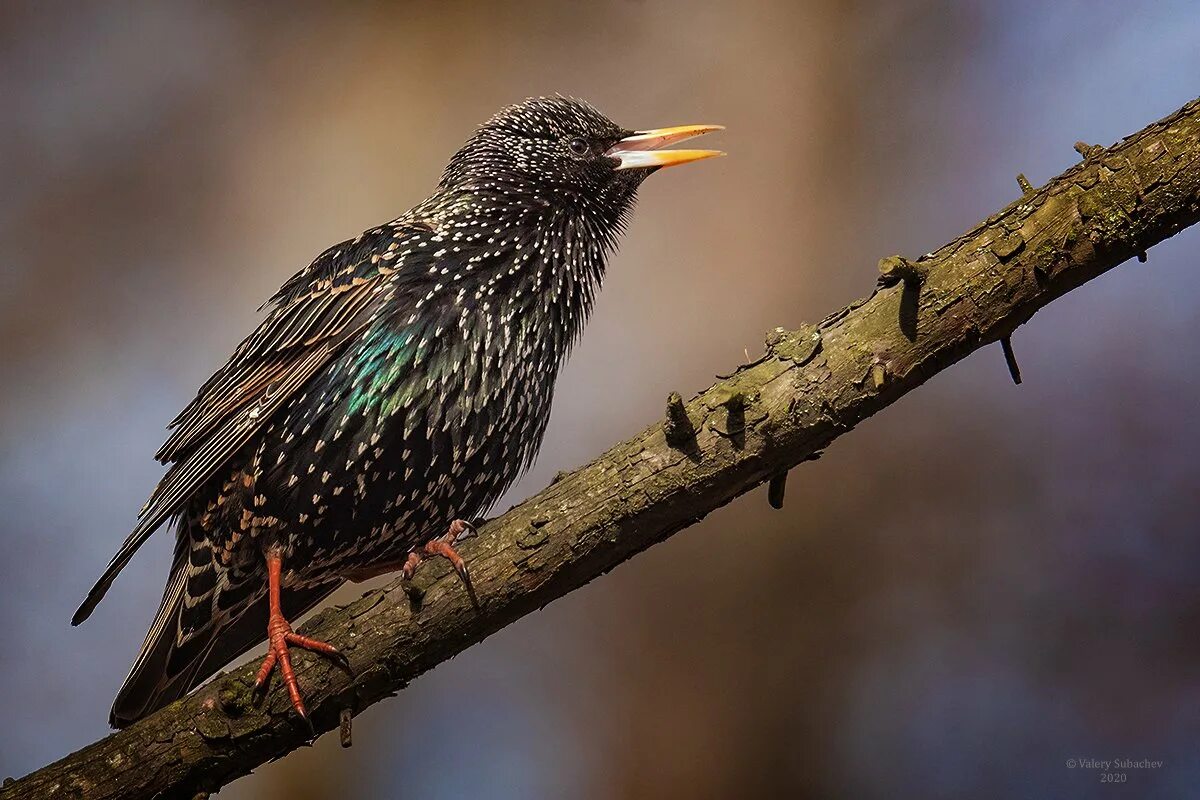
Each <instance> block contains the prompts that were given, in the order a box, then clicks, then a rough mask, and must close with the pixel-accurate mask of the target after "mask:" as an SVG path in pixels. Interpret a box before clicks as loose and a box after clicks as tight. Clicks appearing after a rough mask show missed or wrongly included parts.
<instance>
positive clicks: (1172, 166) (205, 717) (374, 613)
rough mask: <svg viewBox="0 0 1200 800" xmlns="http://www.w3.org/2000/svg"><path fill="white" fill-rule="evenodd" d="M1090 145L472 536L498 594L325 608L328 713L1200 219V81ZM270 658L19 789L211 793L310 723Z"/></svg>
mask: <svg viewBox="0 0 1200 800" xmlns="http://www.w3.org/2000/svg"><path fill="white" fill-rule="evenodd" d="M1076 149H1078V150H1079V151H1080V153H1081V154H1082V155H1083V161H1082V162H1081V163H1079V164H1077V165H1076V166H1074V167H1072V168H1071V169H1069V170H1067V171H1066V172H1064V173H1063V174H1062V175H1060V176H1058V177H1057V178H1055V179H1054V180H1052V181H1050V182H1049V183H1048V184H1046V185H1045V186H1043V187H1042V188H1040V189H1033V188H1032V187H1030V186H1029V184H1028V181H1022V182H1020V190H1022V191H1023V195H1022V196H1021V197H1020V199H1018V200H1017V201H1015V202H1014V203H1012V204H1011V205H1009V206H1008V207H1007V208H1005V209H1003V210H1002V211H1000V212H999V213H997V214H994V215H993V216H991V217H989V218H988V219H987V220H985V221H984V222H982V223H981V224H979V225H977V226H976V227H975V228H973V229H972V230H970V231H968V232H966V233H964V234H963V235H962V236H959V237H958V238H957V239H955V240H954V241H952V242H950V243H949V244H946V245H944V246H943V247H941V248H939V249H938V250H937V251H935V252H933V253H930V254H927V255H925V256H922V257H921V258H920V259H917V260H915V261H911V260H908V259H903V258H900V257H898V256H893V257H891V258H887V259H884V260H883V261H881V262H880V272H881V273H882V274H881V277H880V279H879V287H878V288H877V289H876V290H875V291H874V292H873V293H872V294H871V295H870V296H869V297H867V298H864V299H862V300H859V301H857V302H855V303H852V304H851V305H849V306H847V307H846V308H844V309H842V310H841V311H838V312H837V313H835V314H832V315H830V316H829V317H827V318H826V319H824V320H823V321H822V322H820V323H819V324H817V325H809V326H804V327H801V328H800V329H798V330H784V329H782V328H778V329H776V330H774V331H772V332H771V333H769V334H768V338H767V347H766V353H765V354H764V355H763V356H762V357H761V358H759V359H758V360H756V361H754V362H752V363H749V364H744V365H742V366H740V367H738V368H737V369H735V370H734V371H733V373H732V374H731V375H729V376H728V377H724V378H722V379H720V380H718V381H717V382H716V383H715V384H713V385H712V386H711V387H709V388H708V389H706V390H704V391H703V392H701V393H700V394H699V395H697V396H696V397H694V398H693V399H692V400H691V401H689V402H687V403H686V404H682V406H681V405H680V400H679V398H677V397H672V398H671V403H670V407H669V408H668V409H667V412H666V414H665V417H666V418H667V420H668V421H669V422H668V423H667V425H666V428H667V430H668V431H669V438H670V442H668V435H667V434H666V433H664V424H662V423H660V424H656V425H653V426H651V427H650V428H647V429H646V430H645V431H643V432H642V433H641V434H639V435H637V436H635V437H634V438H633V439H630V440H629V441H626V442H622V443H621V444H618V445H617V446H615V447H613V448H612V449H611V450H609V451H608V452H607V453H605V454H604V455H602V456H600V457H599V458H598V459H596V460H595V461H594V462H592V463H591V464H589V465H587V466H585V467H583V468H582V469H580V470H577V471H576V472H573V473H571V474H568V475H566V476H564V477H562V478H561V479H560V480H558V481H556V482H555V483H554V484H553V485H551V486H550V487H549V488H547V489H546V490H544V491H543V492H541V493H540V494H538V495H536V496H535V497H532V498H530V499H529V500H527V501H526V502H525V503H522V504H521V505H520V506H518V507H516V508H514V509H512V510H511V511H509V512H508V513H506V514H504V515H503V516H501V517H499V518H498V519H495V520H493V521H491V522H489V523H488V524H487V525H486V526H484V527H483V528H482V529H481V530H480V536H479V538H478V539H476V540H474V541H472V542H470V543H469V544H468V545H467V546H466V547H465V548H464V554H465V556H466V557H467V560H468V561H469V563H470V564H471V570H472V574H473V576H474V581H475V586H476V589H477V590H478V595H479V599H480V601H481V603H482V610H481V612H479V613H477V612H476V611H475V610H474V609H473V608H472V607H471V605H470V603H469V602H468V599H467V596H466V594H465V593H464V592H463V590H462V588H461V586H460V585H459V584H458V583H457V582H456V580H455V577H454V576H453V575H452V574H447V570H445V569H437V568H435V569H430V570H428V571H423V574H419V575H418V578H417V586H416V587H415V591H416V592H418V593H423V599H422V600H421V601H420V603H419V607H418V604H416V603H415V602H414V601H413V600H412V598H411V597H410V594H409V593H406V591H405V589H404V587H402V586H400V584H399V582H397V583H393V584H392V585H391V586H389V587H387V588H386V589H383V590H379V591H372V592H368V593H367V594H365V595H364V596H363V598H362V599H361V600H359V601H357V602H355V603H352V604H350V605H348V606H345V607H340V608H332V609H328V610H326V611H325V612H323V613H321V614H319V615H317V616H316V617H315V618H314V619H313V620H312V621H311V622H310V623H309V624H308V625H307V626H305V631H306V632H307V633H308V634H309V635H313V636H317V637H318V638H321V639H325V640H327V641H331V642H333V643H335V644H337V645H338V646H340V647H341V648H342V649H343V650H344V652H345V653H346V654H347V655H348V656H349V658H350V661H351V663H352V665H353V668H354V670H355V676H354V677H350V676H348V675H347V673H345V672H343V671H342V670H341V669H339V668H337V667H336V666H333V665H331V664H329V663H327V662H326V661H325V660H323V659H318V658H314V657H310V656H307V655H304V654H301V655H299V656H298V673H299V676H300V680H301V681H302V684H303V686H304V688H305V692H306V695H307V698H308V704H309V709H310V711H311V717H312V722H313V725H314V726H315V728H316V730H317V731H321V732H324V731H327V730H331V729H333V728H336V727H338V726H339V716H340V714H341V712H342V711H343V709H349V711H350V712H351V713H357V712H358V711H361V710H362V709H363V708H366V707H367V706H368V705H370V704H372V703H374V702H377V701H378V700H380V699H382V698H384V697H387V696H389V695H392V694H394V693H396V692H397V691H399V690H400V689H402V688H403V687H404V686H405V685H406V684H407V683H408V682H409V681H411V680H412V679H413V678H415V677H416V676H417V675H419V674H421V673H422V672H424V671H425V670H428V669H430V668H432V667H434V666H435V665H437V664H438V663H440V662H442V661H444V660H446V659H448V658H450V657H452V656H454V655H455V654H456V653H459V652H461V651H462V650H463V649H465V648H467V647H469V646H470V645H472V644H474V643H476V642H478V641H480V640H482V639H483V638H484V637H486V636H487V635H488V634H490V633H492V632H494V631H497V630H499V629H500V628H502V627H504V626H505V625H508V624H509V623H510V622H512V621H514V620H516V619H518V618H519V617H521V616H523V615H525V614H528V613H529V612H531V611H533V610H534V609H537V608H539V607H541V606H544V605H545V604H547V603H549V602H550V601H551V600H554V599H555V598H557V597H560V596H562V595H564V594H566V593H567V592H569V591H571V590H573V589H575V588H578V587H579V586H582V585H583V584H585V583H587V582H588V581H590V580H592V579H593V578H595V577H597V576H599V575H601V574H603V573H604V572H607V571H608V570H610V569H612V568H613V567H614V566H616V565H617V564H619V563H621V562H622V561H624V560H625V559H627V558H629V557H630V556H632V555H633V554H635V553H637V552H639V551H641V550H644V549H646V548H647V547H649V546H650V545H652V544H655V543H656V542H660V541H662V540H663V539H665V538H667V537H668V536H670V535H671V534H672V533H675V532H676V531H678V530H680V529H682V528H685V527H687V526H688V525H691V524H692V523H694V522H696V521H697V520H699V519H700V518H702V517H703V516H704V515H705V514H707V513H708V512H710V511H712V510H713V509H715V508H718V507H719V506H722V505H724V504H725V503H728V502H729V501H730V500H732V499H733V498H735V497H737V496H738V495H740V494H742V493H744V492H746V491H748V490H749V489H751V488H753V487H755V486H757V485H759V484H760V483H763V482H766V481H771V483H772V490H771V496H772V502H775V501H777V500H781V495H782V491H783V480H782V478H783V476H784V475H785V474H786V471H787V470H788V469H790V468H792V467H795V466H796V465H798V464H800V463H801V462H803V461H806V460H809V459H811V458H813V457H814V456H815V455H816V454H818V453H819V452H820V450H821V449H822V448H824V447H826V446H828V445H829V443H830V442H832V441H833V440H834V439H836V438H837V437H838V436H839V435H840V434H842V433H844V432H846V431H848V430H850V429H851V428H853V427H854V426H855V425H856V424H857V423H858V422H860V421H861V420H863V419H865V418H867V417H868V416H870V415H871V414H874V413H875V412H876V411H879V410H880V409H882V408H884V407H886V406H888V405H889V404H891V403H892V402H894V401H895V400H897V399H898V398H899V397H901V396H902V395H904V394H905V393H907V392H909V391H911V390H913V389H915V388H916V387H917V386H919V385H921V384H922V383H923V382H924V381H925V380H927V379H928V378H929V377H930V376H932V375H934V374H935V373H937V372H938V371H940V370H942V369H945V368H946V367H948V366H950V365H951V364H954V363H955V362H957V361H959V360H960V359H962V358H964V357H966V356H967V355H968V354H970V353H972V352H974V351H975V350H978V349H979V348H981V347H983V346H985V345H987V344H990V343H994V342H997V341H1001V340H1003V339H1006V338H1007V337H1008V336H1009V335H1010V334H1011V333H1012V331H1013V330H1014V329H1015V328H1016V327H1017V326H1018V325H1021V324H1022V323H1024V322H1025V321H1026V320H1028V319H1029V318H1030V317H1031V316H1033V314H1034V313H1035V312H1036V311H1037V310H1038V309H1040V308H1042V307H1043V306H1045V305H1046V304H1047V303H1049V302H1051V301H1052V300H1054V299H1055V298H1057V297H1060V296H1061V295H1063V294H1065V293H1066V292H1068V291H1070V290H1072V289H1074V288H1075V287H1077V286H1079V285H1081V284H1083V283H1084V282H1086V281H1088V280H1091V279H1092V278H1095V277H1097V276H1099V275H1101V274H1102V273H1104V272H1105V271H1107V270H1109V269H1111V268H1112V267H1114V266H1116V265H1118V264H1120V263H1122V262H1124V261H1126V260H1128V259H1130V258H1133V257H1134V256H1139V257H1140V258H1143V259H1144V254H1145V251H1146V250H1147V249H1148V248H1150V247H1151V246H1152V245H1154V244H1156V243H1158V242H1160V241H1162V240H1163V239H1166V238H1167V237H1169V236H1171V235H1173V234H1175V233H1176V232H1178V231H1179V230H1181V229H1183V228H1184V227H1187V226H1189V225H1192V224H1193V223H1195V222H1196V221H1197V219H1198V218H1200V100H1197V101H1193V102H1192V103H1189V104H1188V105H1187V106H1185V107H1184V108H1183V109H1181V110H1180V111H1178V112H1176V113H1175V114H1172V115H1171V116H1169V117H1167V118H1166V119H1164V120H1161V121H1159V122H1156V123H1154V124H1153V125H1151V126H1149V127H1148V128H1146V129H1145V130H1143V131H1141V132H1140V133H1138V134H1135V135H1133V136H1130V137H1128V138H1126V139H1125V140H1123V141H1122V142H1120V143H1118V144H1117V145H1114V146H1113V147H1111V148H1102V147H1091V146H1087V145H1083V144H1082V143H1081V144H1078V145H1076ZM1014 188H1016V187H1014ZM996 358H997V360H998V361H999V358H1000V352H999V349H997V351H996ZM1010 366H1012V367H1014V368H1015V362H1013V363H1010ZM1016 377H1017V373H1015V372H1014V379H1016ZM411 591H413V588H410V592H411ZM253 670H254V665H253V664H250V665H245V666H242V667H240V668H238V669H235V670H234V671H233V672H232V673H231V674H228V675H224V676H218V677H217V678H216V679H214V680H213V681H212V682H210V683H209V684H208V685H207V686H205V687H203V688H201V689H200V690H199V691H197V692H195V693H194V694H192V695H191V696H189V697H186V698H184V699H183V700H180V701H179V702H176V703H174V704H173V705H171V706H169V707H167V708H165V709H163V710H162V711H160V712H158V713H156V714H154V715H152V716H150V717H149V718H147V719H145V720H143V721H141V722H139V723H137V724H136V725H134V726H132V727H130V728H128V729H126V730H123V731H121V732H119V733H115V734H112V735H110V736H108V737H107V738H105V739H103V740H101V741H99V742H96V743H95V744H92V745H90V746H89V747H86V748H84V749H82V750H80V751H79V752H77V753H74V754H72V755H70V756H67V757H66V758H64V759H62V760H61V761H59V762H57V763H55V764H51V765H50V766H48V767H45V768H43V769H40V770H38V771H37V772H34V773H32V774H31V775H29V776H27V777H25V778H23V779H21V780H19V781H15V782H9V783H7V784H6V785H5V787H4V788H3V789H0V799H2V800H9V798H18V797H21V798H26V797H69V798H89V799H93V800H100V799H101V798H106V799H108V798H150V797H157V796H162V797H193V796H195V795H196V794H197V793H198V792H200V793H202V792H204V791H212V790H215V789H218V788H219V787H221V786H223V785H224V784H226V783H228V782H230V781H232V780H234V779H235V778H237V777H238V776H241V775H244V774H246V773H248V772H250V771H251V770H252V769H254V768H255V767H257V766H259V765H260V764H263V763H265V762H267V761H268V760H270V759H273V758H278V757H280V756H282V755H284V754H286V753H288V752H289V751H291V750H292V749H294V748H296V747H298V746H300V745H302V744H304V743H305V742H307V741H309V739H310V738H311V735H312V734H311V733H310V731H309V730H308V728H307V727H306V726H305V725H304V724H303V723H302V722H301V721H300V720H299V719H298V718H297V717H296V716H295V715H294V714H293V713H292V712H291V710H290V707H289V704H288V701H287V697H286V694H285V693H284V692H283V691H281V690H280V689H279V687H278V685H276V686H275V687H274V688H273V690H272V692H271V693H270V696H269V697H268V699H267V701H266V702H265V703H264V704H262V705H255V704H254V703H253V702H252V700H251V683H252V681H253V675H254V672H253Z"/></svg>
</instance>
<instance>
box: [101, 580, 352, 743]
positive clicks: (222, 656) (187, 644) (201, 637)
mask: <svg viewBox="0 0 1200 800" xmlns="http://www.w3.org/2000/svg"><path fill="white" fill-rule="evenodd" d="M181 574H186V570H177V571H175V572H173V573H172V580H171V582H170V583H168V585H167V592H166V593H165V594H164V596H163V603H162V606H161V607H160V608H159V612H158V615H157V616H156V617H155V620H154V624H153V625H152V626H151V628H150V632H149V633H148V634H147V636H146V642H145V644H144V645H143V646H142V652H141V654H139V656H138V658H137V661H135V662H134V665H133V668H132V669H131V670H130V673H129V677H127V678H126V679H125V684H124V685H123V686H122V687H121V690H120V691H119V692H118V693H117V698H116V700H115V701H114V702H113V707H112V713H111V714H110V716H109V724H111V725H112V726H113V727H114V728H123V727H125V726H127V725H129V724H131V723H133V722H136V721H137V720H139V719H141V718H142V717H144V716H146V715H148V714H151V713H153V712H155V711H157V710H158V709H160V708H162V707H163V706H165V705H168V704H169V703H171V702H173V701H175V700H177V699H179V698H180V697H183V696H184V695H185V694H187V693H188V692H189V691H190V690H191V689H193V688H194V687H196V686H198V685H199V684H201V683H202V682H204V681H205V680H207V679H208V678H209V677H210V676H211V675H212V674H213V673H215V672H216V671H217V670H219V669H221V668H222V667H223V666H225V665H226V664H228V663H229V662H230V661H232V660H233V659H235V658H237V657H238V656H240V655H242V654H243V653H245V652H246V651H247V650H249V649H250V648H252V647H254V645H256V644H258V643H259V642H261V641H263V640H264V639H266V631H267V610H268V609H267V597H266V585H265V580H264V582H263V586H262V587H261V588H260V589H256V590H255V591H254V592H253V593H252V594H250V595H249V597H248V599H247V600H246V601H244V602H242V603H240V604H238V605H237V606H236V607H235V608H233V609H231V610H228V611H224V612H222V614H221V616H220V617H219V618H213V617H212V612H213V610H214V604H215V603H214V601H213V597H214V595H210V596H209V597H208V598H206V599H204V600H202V601H201V602H200V603H198V604H195V605H189V604H188V603H187V602H185V600H184V598H185V597H186V591H185V590H186V586H187V581H185V580H181V579H179V578H180V575H181ZM251 580H253V579H251ZM341 583H342V581H341V580H336V581H332V582H329V583H325V584H320V585H318V586H314V587H310V588H306V589H299V590H284V592H283V596H282V598H281V599H282V604H283V611H284V615H285V616H286V617H288V618H289V619H295V618H296V617H299V616H300V615H301V614H303V613H304V612H305V611H308V610H309V609H310V608H312V607H313V606H315V605H316V604H317V603H319V602H320V601H321V600H323V599H324V598H325V597H327V596H328V595H329V594H330V593H332V592H333V590H334V589H336V588H337V587H338V586H340V585H341ZM205 613H207V614H208V615H209V617H208V619H206V620H200V619H198V617H199V616H200V615H203V614H205ZM183 615H186V617H187V623H188V624H187V628H188V629H189V631H191V632H190V633H189V635H188V636H187V637H186V638H184V637H181V636H180V635H179V632H180V630H182V629H183V626H182V625H181V624H180V622H181V618H182V617H183Z"/></svg>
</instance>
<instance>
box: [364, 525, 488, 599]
mask: <svg viewBox="0 0 1200 800" xmlns="http://www.w3.org/2000/svg"><path fill="white" fill-rule="evenodd" d="M474 535H475V526H474V525H472V524H471V523H469V522H467V521H466V520H465V519H456V520H454V521H453V522H451V523H450V529H449V530H448V531H446V533H445V534H443V535H441V536H438V537H435V538H433V539H430V540H429V541H428V542H426V543H425V544H423V545H421V546H420V547H416V548H414V549H413V550H412V551H411V552H409V554H408V556H407V557H406V558H405V559H404V560H403V561H389V562H387V563H383V564H375V565H372V566H370V567H367V568H364V569H361V570H357V571H355V572H353V573H350V574H349V575H347V578H348V579H349V580H352V581H355V582H356V583H357V582H359V581H365V580H369V579H370V578H374V577H375V576H376V575H383V574H384V573H387V572H395V571H396V569H399V570H400V575H401V576H402V577H403V578H404V579H405V580H412V577H413V575H415V574H416V572H417V567H418V566H420V564H421V562H422V561H424V560H425V559H426V558H428V557H430V556H442V557H443V558H445V559H446V560H447V561H449V562H450V565H451V566H452V567H454V571H455V572H457V573H458V577H459V579H460V580H461V581H462V582H463V586H464V587H465V588H466V590H467V596H468V597H470V598H471V605H473V606H475V607H476V608H479V598H478V597H476V596H475V587H474V586H472V585H471V573H470V571H468V570H467V562H465V561H463V557H462V556H460V555H459V554H458V551H457V550H455V549H454V545H456V544H458V543H459V542H461V541H462V540H463V539H469V538H470V537H472V536H474Z"/></svg>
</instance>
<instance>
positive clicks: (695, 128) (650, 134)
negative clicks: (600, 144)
mask: <svg viewBox="0 0 1200 800" xmlns="http://www.w3.org/2000/svg"><path fill="white" fill-rule="evenodd" d="M723 130H725V126H724V125H677V126H675V127H674V128H656V129H655V130H652V131H636V132H634V134H633V135H632V136H626V137H625V138H624V139H622V140H621V141H619V142H617V143H616V144H614V145H613V146H612V147H610V148H609V149H608V151H607V152H605V155H606V156H608V157H609V158H615V159H617V161H619V162H620V163H619V164H617V169H639V168H643V169H644V168H647V167H673V166H676V165H677V164H686V163H688V162H689V161H699V160H700V159H702V158H712V157H713V156H723V155H725V154H724V153H722V152H721V151H720V150H663V149H662V148H664V147H666V146H667V145H671V144H674V143H675V142H682V141H684V140H685V139H691V138H693V137H695V136H699V135H700V134H702V133H710V132H712V131H723Z"/></svg>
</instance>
